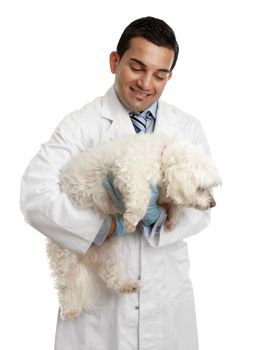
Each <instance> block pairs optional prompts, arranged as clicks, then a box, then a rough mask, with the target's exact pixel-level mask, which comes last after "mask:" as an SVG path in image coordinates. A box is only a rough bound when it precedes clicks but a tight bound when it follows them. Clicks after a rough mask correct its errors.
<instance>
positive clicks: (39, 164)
mask: <svg viewBox="0 0 255 350" xmlns="http://www.w3.org/2000/svg"><path fill="white" fill-rule="evenodd" d="M177 57H178V44H177V42H176V38H175V35H174V32H173V31H172V29H171V28H170V27H169V26H168V25H167V24H166V23H165V22H163V21H162V20H159V19H156V18H153V17H145V18H140V19H138V20H136V21H134V22H132V23H131V24H130V25H129V26H128V27H127V28H126V29H125V30H124V32H123V34H122V36H121V38H120V40H119V43H118V46H117V50H116V51H114V52H112V53H111V54H110V67H111V72H112V73H113V74H115V83H114V86H113V87H112V88H110V90H109V91H108V92H107V93H106V95H105V96H103V97H99V98H97V99H95V100H94V101H93V102H91V103H89V104H87V105H86V106H85V107H83V108H82V109H80V110H78V111H76V112H74V113H72V114H70V115H69V116H67V117H66V118H64V120H63V121H62V122H61V123H60V124H59V126H58V127H57V129H56V130H55V132H54V133H53V135H52V137H51V139H50V141H49V142H46V143H45V144H43V145H42V147H41V150H40V152H39V153H38V154H37V155H36V156H35V157H34V158H33V159H32V161H31V163H30V165H29V166H28V169H27V170H26V172H25V174H24V176H23V179H22V189H21V208H22V211H23V213H24V216H25V218H26V220H27V222H28V223H29V224H31V225H32V226H33V227H35V228H36V229H37V230H38V231H40V232H42V233H43V234H45V235H46V236H48V237H49V238H50V239H52V240H54V241H55V242H57V243H58V244H60V245H62V246H64V247H67V248H68V249H71V250H74V251H76V252H77V253H79V254H82V255H83V254H86V251H87V250H88V249H89V247H90V245H91V244H102V243H103V241H104V240H105V239H110V236H111V235H115V236H122V238H121V240H122V256H123V259H124V262H125V265H126V266H127V269H128V274H129V275H130V277H132V278H136V279H140V280H141V282H142V284H143V287H142V288H141V290H140V292H138V293H134V294H127V295H121V296H118V295H116V294H115V293H114V292H113V291H111V290H109V289H107V288H106V287H105V285H104V284H103V283H102V284H101V285H100V295H99V298H98V302H97V304H96V305H95V308H94V309H93V310H91V311H90V312H84V313H82V314H81V316H79V317H78V318H76V319H72V320H66V321H62V320H61V319H60V318H59V319H58V324H57V331H56V343H55V350H78V349H79V350H102V349H104V350H131V349H132V350H133V349H140V350H149V349H153V350H155V349H157V350H167V349H172V350H177V349H178V350H196V349H198V343H197V330H196V318H195V308H194V300H193V291H192V286H191V282H190V280H189V259H188V253H187V246H186V243H185V242H183V241H182V239H183V238H186V237H188V236H191V235H193V234H196V233H198V232H199V231H201V230H202V229H203V228H204V227H206V226H207V224H208V222H209V219H208V213H202V212H200V211H197V210H195V209H186V210H185V212H184V215H183V218H182V220H181V222H180V223H179V224H178V225H177V226H176V227H175V228H174V230H173V231H172V232H170V233H169V232H166V231H165V229H164V225H163V223H164V219H165V215H164V210H163V209H162V208H159V207H158V205H157V203H156V200H157V195H158V192H157V189H155V188H153V189H152V197H151V201H150V204H149V207H148V210H147V213H146V215H145V217H144V218H143V220H142V221H141V223H140V224H139V225H138V226H139V227H138V228H137V231H136V232H135V233H134V234H125V228H124V227H123V225H122V221H121V218H119V219H118V220H115V219H113V218H109V217H108V218H107V217H102V216H100V215H99V214H98V213H95V212H92V211H91V210H79V209H77V208H75V207H73V205H72V204H71V203H70V201H69V200H68V199H67V197H66V196H65V195H64V194H63V193H62V192H61V191H60V189H59V180H58V174H59V170H60V169H61V167H63V166H64V164H65V163H66V162H67V161H68V160H69V159H70V158H71V157H72V156H74V155H75V154H77V153H78V152H81V151H84V150H85V149H86V148H87V147H91V146H93V145H96V144H99V143H103V142H110V141H111V140H114V139H117V138H121V137H123V136H126V135H128V134H134V133H135V132H156V133H164V134H167V135H171V134H173V133H175V132H176V131H179V132H182V133H183V134H184V136H185V137H186V138H187V139H189V141H191V142H192V143H194V144H200V145H202V147H203V148H204V150H205V151H206V152H208V146H207V142H206V139H205V137H204V133H203V131H202V129H201V126H200V124H199V122H198V121H197V120H196V119H194V118H193V117H191V116H189V115H187V114H185V113H184V112H182V111H180V110H179V109H177V108H176V107H173V106H171V105H169V104H166V103H165V102H163V101H161V100H160V96H161V94H162V92H163V90H164V88H165V86H166V84H167V82H168V81H169V79H170V78H171V76H172V70H173V68H174V66H175V64H176V60H177ZM152 147H153V145H152ZM105 186H106V188H107V190H108V191H109V193H110V195H111V196H112V198H113V200H114V201H115V202H116V205H118V204H120V205H121V204H122V203H121V197H120V195H119V194H118V193H117V192H116V189H114V187H113V185H112V178H111V176H110V175H109V176H108V180H107V182H106V184H105ZM107 236H109V237H107Z"/></svg>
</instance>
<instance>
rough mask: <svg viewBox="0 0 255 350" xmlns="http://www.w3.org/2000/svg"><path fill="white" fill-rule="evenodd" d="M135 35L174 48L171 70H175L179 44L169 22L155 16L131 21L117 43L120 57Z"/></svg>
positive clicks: (158, 44)
mask: <svg viewBox="0 0 255 350" xmlns="http://www.w3.org/2000/svg"><path fill="white" fill-rule="evenodd" d="M135 37H142V38H144V39H147V40H148V41H150V42H152V43H153V44H155V45H157V46H162V47H166V48H169V49H172V50H173V51H174V61H173V64H172V67H171V70H173V68H174V66H175V64H176V61H177V58H178V53H179V46H178V43H177V41H176V38H175V34H174V31H173V29H172V28H171V27H169V25H168V24H166V23H165V22H164V21H162V20H161V19H159V18H154V17H142V18H139V19H137V20H135V21H133V22H131V23H130V24H129V25H128V26H127V27H126V29H125V30H124V32H123V33H122V35H121V37H120V40H119V42H118V45H117V52H118V54H119V56H120V58H121V57H122V56H123V55H124V53H125V52H126V51H127V50H128V49H129V47H130V40H131V39H132V38H135Z"/></svg>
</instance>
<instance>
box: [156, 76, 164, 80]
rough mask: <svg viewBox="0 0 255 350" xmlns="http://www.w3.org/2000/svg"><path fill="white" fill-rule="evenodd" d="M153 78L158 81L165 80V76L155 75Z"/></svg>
mask: <svg viewBox="0 0 255 350" xmlns="http://www.w3.org/2000/svg"><path fill="white" fill-rule="evenodd" d="M155 78H156V79H158V80H165V79H166V78H167V75H155Z"/></svg>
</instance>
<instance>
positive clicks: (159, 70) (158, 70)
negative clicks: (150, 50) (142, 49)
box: [129, 57, 170, 73]
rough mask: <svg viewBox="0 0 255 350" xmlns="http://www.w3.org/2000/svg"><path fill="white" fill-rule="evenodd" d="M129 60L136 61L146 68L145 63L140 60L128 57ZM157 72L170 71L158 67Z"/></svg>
mask: <svg viewBox="0 0 255 350" xmlns="http://www.w3.org/2000/svg"><path fill="white" fill-rule="evenodd" d="M129 60H130V61H133V62H135V63H138V64H140V65H141V66H143V67H144V68H146V67H147V66H146V64H145V63H143V62H142V61H140V60H138V59H137V58H132V57H131V58H130V59H129ZM157 72H165V73H170V69H166V68H160V69H157Z"/></svg>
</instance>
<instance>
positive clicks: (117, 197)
mask: <svg viewBox="0 0 255 350" xmlns="http://www.w3.org/2000/svg"><path fill="white" fill-rule="evenodd" d="M113 180H114V176H113V173H112V172H111V170H109V171H108V173H107V176H106V179H105V180H104V182H103V185H104V188H105V189H106V191H107V192H108V193H109V195H110V196H111V199H112V201H113V204H114V205H115V207H116V208H117V209H119V210H120V211H121V212H122V213H124V211H125V203H124V202H123V197H122V194H121V193H120V191H119V190H118V188H115V187H114V185H113Z"/></svg>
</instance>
